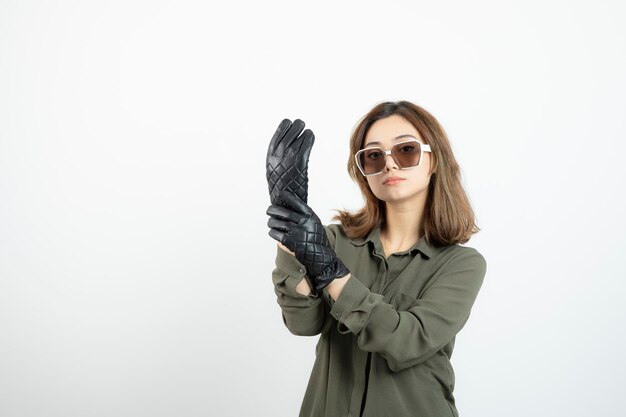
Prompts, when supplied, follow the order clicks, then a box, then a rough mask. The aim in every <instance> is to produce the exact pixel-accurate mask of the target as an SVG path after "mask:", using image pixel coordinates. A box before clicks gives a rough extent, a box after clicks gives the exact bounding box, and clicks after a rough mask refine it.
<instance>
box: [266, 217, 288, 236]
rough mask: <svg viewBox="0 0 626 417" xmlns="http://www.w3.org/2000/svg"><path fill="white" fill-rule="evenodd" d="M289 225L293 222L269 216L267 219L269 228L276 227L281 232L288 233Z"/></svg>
mask: <svg viewBox="0 0 626 417" xmlns="http://www.w3.org/2000/svg"><path fill="white" fill-rule="evenodd" d="M291 225H293V223H290V222H286V221H284V220H279V219H277V218H275V217H270V218H269V219H267V226H268V227H269V228H271V229H276V230H279V231H281V232H285V233H289V231H290V230H291Z"/></svg>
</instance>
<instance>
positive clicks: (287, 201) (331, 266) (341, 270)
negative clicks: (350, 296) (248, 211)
mask: <svg viewBox="0 0 626 417" xmlns="http://www.w3.org/2000/svg"><path fill="white" fill-rule="evenodd" d="M266 213H267V214H268V215H269V216H270V218H269V220H268V221H267V225H268V226H269V227H270V231H269V235H270V236H271V237H272V238H274V239H275V240H277V241H279V242H280V243H282V244H283V245H285V246H286V247H287V248H288V249H289V250H291V251H293V252H295V255H296V258H297V259H298V261H300V263H302V264H303V265H304V266H305V267H306V271H307V275H308V276H309V277H310V278H311V280H312V281H313V285H314V287H315V288H312V290H313V291H314V292H315V293H316V294H319V293H320V292H321V291H322V289H323V288H325V287H326V286H327V285H328V284H330V283H331V282H332V281H333V280H334V279H335V278H341V277H344V276H346V275H348V273H350V270H348V268H346V266H345V265H344V264H343V262H341V260H340V259H339V258H338V257H337V254H336V253H335V251H334V250H333V248H332V247H331V246H330V243H329V241H328V237H327V236H326V230H324V226H323V225H322V222H321V221H320V219H319V217H317V215H316V214H315V212H314V211H313V210H312V209H311V207H309V206H308V205H307V204H306V203H305V202H304V201H302V200H301V199H300V198H299V197H298V196H297V195H295V194H294V193H292V192H291V191H290V190H282V191H281V192H280V193H278V195H277V198H276V204H272V205H271V206H269V208H268V209H267V212H266Z"/></svg>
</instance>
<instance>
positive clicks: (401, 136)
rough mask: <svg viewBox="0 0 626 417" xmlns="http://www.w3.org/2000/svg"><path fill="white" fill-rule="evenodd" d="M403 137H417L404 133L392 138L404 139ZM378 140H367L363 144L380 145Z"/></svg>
mask: <svg viewBox="0 0 626 417" xmlns="http://www.w3.org/2000/svg"><path fill="white" fill-rule="evenodd" d="M404 138H413V139H417V138H416V137H415V136H413V135H409V134H404V135H400V136H396V137H395V138H393V140H398V139H404ZM380 144H381V143H380V142H376V141H374V142H368V143H367V145H365V146H369V145H380Z"/></svg>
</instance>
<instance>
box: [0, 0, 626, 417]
mask: <svg viewBox="0 0 626 417" xmlns="http://www.w3.org/2000/svg"><path fill="white" fill-rule="evenodd" d="M625 17H626V13H625V7H624V5H623V3H621V2H619V1H593V2H592V1H545V0H543V1H515V2H512V1H474V2H463V1H457V2H446V1H444V2H426V1H410V2H409V1H396V2H393V1H391V2H387V3H385V4H383V3H380V2H367V1H365V2H364V1H358V2H357V1H345V2H326V1H318V2H315V3H313V2H307V3H304V2H291V1H266V2H252V1H248V2H232V3H228V4H225V3H215V4H214V3H210V2H203V1H194V2H192V1H180V0H177V1H173V0H170V1H154V0H153V1H129V0H124V1H111V0H107V1H76V0H75V1H9V0H4V1H2V2H1V3H0V416H2V417H38V416H46V417H51V416H59V417H74V416H75V417H96V416H98V417H100V416H102V417H110V416H116V417H144V416H145V417H148V416H149V417H161V416H172V417H174V416H175V417H180V416H184V417H196V416H234V417H238V416H247V415H271V416H281V417H283V416H284V417H291V416H296V415H297V413H298V410H299V407H300V403H301V400H302V396H303V394H304V389H305V387H306V383H307V381H308V377H309V373H310V370H311V367H312V365H313V361H314V356H315V351H314V349H315V343H316V342H317V336H315V337H299V336H294V335H292V334H291V333H289V331H288V330H287V328H286V327H284V325H283V323H282V320H281V314H280V308H279V306H278V304H277V303H276V297H275V294H274V291H273V286H272V282H271V271H272V269H273V268H274V260H275V255H276V241H274V240H273V239H272V238H271V237H270V236H269V235H268V234H267V232H268V228H267V219H268V216H267V215H266V214H265V211H266V209H267V207H268V205H269V204H270V203H269V196H268V191H267V183H266V179H265V156H266V151H267V146H268V144H269V140H270V138H271V136H272V135H273V133H274V130H275V129H276V127H277V126H278V123H279V122H280V121H281V120H282V119H283V118H290V119H292V120H293V119H295V118H301V119H302V120H304V121H305V122H306V127H307V128H311V129H312V130H313V131H314V133H315V135H316V141H315V145H314V147H313V151H312V152H311V157H310V163H309V177H310V185H309V204H310V205H311V207H313V209H314V210H315V211H316V212H317V213H318V215H319V216H320V218H321V219H322V220H323V222H324V223H329V222H331V220H330V219H331V217H332V215H333V214H335V212H334V211H333V209H335V208H344V209H351V210H352V209H358V208H359V207H361V206H362V204H363V200H362V199H361V195H360V193H359V191H358V187H357V185H356V184H355V183H353V182H352V180H351V179H350V178H349V177H348V173H347V171H346V163H347V160H348V158H349V157H351V156H350V155H349V154H348V150H349V149H348V141H349V135H350V133H351V131H352V129H353V127H354V126H355V124H356V122H357V120H358V119H359V118H360V117H361V116H363V115H364V114H365V113H366V112H367V111H368V110H369V109H370V108H372V107H373V106H374V105H376V104H378V103H379V102H381V101H388V100H392V101H395V100H409V101H413V102H414V103H416V104H418V105H421V106H423V107H424V108H426V109H427V110H429V111H430V112H431V113H432V114H433V115H434V116H435V117H437V118H438V120H439V121H440V122H441V123H442V125H443V126H444V128H445V130H446V132H447V133H448V135H449V138H450V141H451V143H452V147H453V150H454V152H455V155H456V157H457V159H458V161H459V163H460V165H461V167H462V174H463V181H464V184H465V186H466V190H467V192H468V194H469V196H470V199H471V201H472V204H473V207H474V209H475V212H476V216H477V222H478V226H479V227H481V228H482V231H481V232H480V233H478V234H476V235H475V236H474V237H473V238H472V239H471V240H470V241H469V242H468V243H467V244H466V245H468V246H472V247H475V248H476V249H478V250H479V251H480V252H481V253H482V254H483V255H484V256H485V258H486V260H487V264H488V265H487V275H486V277H485V281H484V284H483V287H482V290H481V292H480V294H479V296H478V299H477V301H476V304H475V305H474V309H473V310H472V314H471V317H470V319H469V321H468V323H467V324H466V326H465V328H464V329H463V330H462V331H461V332H460V333H459V335H458V336H457V343H456V346H455V351H454V354H453V356H452V365H453V367H454V370H455V373H456V386H455V392H454V394H455V397H456V401H457V407H458V409H459V413H460V416H461V417H492V416H493V417H496V416H502V415H507V416H508V417H518V416H519V417H526V416H529V415H532V416H550V417H551V416H561V415H562V416H568V417H572V416H589V415H624V414H625V413H626V407H625V406H624V405H623V398H622V396H623V391H624V376H625V374H626V359H625V358H624V356H623V352H624V351H625V350H626V336H625V334H624V328H625V322H626V307H625V302H624V297H625V296H626V294H625V289H626V284H625V280H626V261H625V257H624V253H625V250H626V237H625V236H626V222H625V220H624V214H625V213H626V203H625V201H624V191H623V190H624V182H625V180H626V168H625V165H626V146H625V144H624V140H625V139H626V135H625V134H624V130H625V129H626V123H625V120H626V118H625V117H624V115H625V114H626V77H625V76H624V74H626V29H625V28H624V25H623V22H624V19H625ZM330 417H340V416H330ZM420 417H438V416H420Z"/></svg>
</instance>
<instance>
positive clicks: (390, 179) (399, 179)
mask: <svg viewBox="0 0 626 417" xmlns="http://www.w3.org/2000/svg"><path fill="white" fill-rule="evenodd" d="M405 179H406V178H402V177H389V178H386V179H385V181H383V184H387V183H388V182H389V181H402V180H405Z"/></svg>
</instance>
